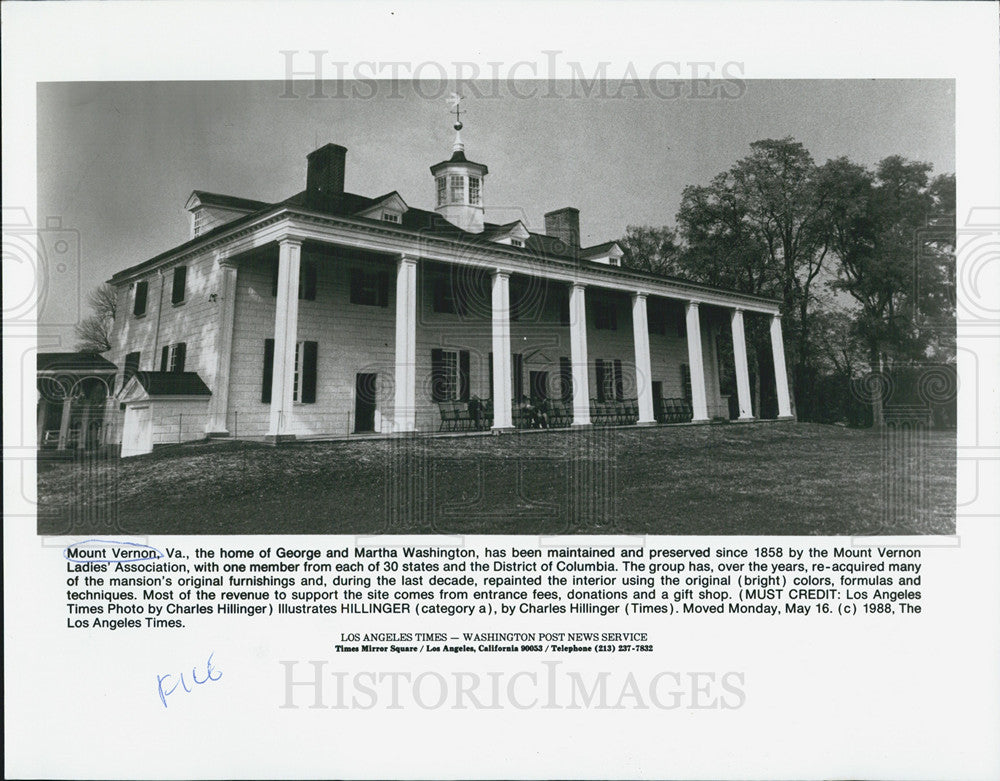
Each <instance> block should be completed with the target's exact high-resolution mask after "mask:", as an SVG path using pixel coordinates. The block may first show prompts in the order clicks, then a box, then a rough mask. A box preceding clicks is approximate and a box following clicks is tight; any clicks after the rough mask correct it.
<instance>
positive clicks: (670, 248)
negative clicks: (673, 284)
mask: <svg viewBox="0 0 1000 781" xmlns="http://www.w3.org/2000/svg"><path fill="white" fill-rule="evenodd" d="M619 244H620V245H621V248H622V251H623V252H624V253H625V255H624V256H623V257H622V265H623V266H625V267H627V268H634V269H638V270H639V271H652V272H654V273H657V274H671V273H673V271H674V268H673V264H674V260H675V258H676V255H677V251H678V247H677V233H676V232H675V231H674V230H673V229H672V228H669V227H667V226H666V225H664V226H663V227H662V228H653V227H651V226H648V225H629V226H628V227H627V228H625V235H624V236H623V237H622V239H621V241H620V242H619Z"/></svg>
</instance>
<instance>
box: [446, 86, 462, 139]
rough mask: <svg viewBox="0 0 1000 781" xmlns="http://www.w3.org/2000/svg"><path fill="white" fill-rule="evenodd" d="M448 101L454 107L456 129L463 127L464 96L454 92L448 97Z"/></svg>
mask: <svg viewBox="0 0 1000 781" xmlns="http://www.w3.org/2000/svg"><path fill="white" fill-rule="evenodd" d="M448 103H449V104H450V105H451V107H452V109H454V111H455V130H461V129H462V107H461V103H462V96H461V95H459V94H458V93H457V92H452V93H451V96H450V97H449V98H448Z"/></svg>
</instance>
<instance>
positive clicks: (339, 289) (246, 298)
mask: <svg viewBox="0 0 1000 781" xmlns="http://www.w3.org/2000/svg"><path fill="white" fill-rule="evenodd" d="M275 257H276V255H275ZM302 258H303V260H307V259H308V260H315V261H316V262H317V266H318V270H317V287H316V300H315V301H304V300H300V301H299V319H298V334H297V338H298V340H299V341H305V340H309V341H315V342H317V343H318V345H319V355H318V362H317V395H316V403H315V404H296V405H295V423H294V426H293V430H294V431H295V432H296V433H297V434H299V435H300V436H310V435H323V434H334V435H345V434H348V433H350V432H351V431H352V430H353V427H354V405H355V393H354V389H355V377H356V375H357V374H358V373H375V374H377V375H378V380H377V393H376V406H377V413H376V423H375V425H376V429H377V430H380V431H386V432H387V431H391V430H392V418H393V401H394V394H395V391H394V387H393V382H394V379H395V316H396V303H395V264H394V263H392V262H391V261H384V262H376V261H373V260H371V259H365V260H357V259H353V258H352V257H351V256H350V255H346V254H345V255H338V254H336V253H330V254H323V255H318V254H310V253H307V252H304V253H303V256H302ZM272 263H273V259H272V258H271V257H267V258H259V259H257V260H254V261H249V262H243V263H241V264H240V266H239V272H238V277H237V299H236V325H235V328H234V334H233V358H232V368H231V375H230V382H231V384H230V396H229V405H230V412H229V420H228V426H229V430H230V432H233V431H234V429H236V430H238V434H239V436H240V437H244V436H263V435H264V434H265V433H266V431H267V426H268V418H269V411H270V407H269V405H268V404H266V403H263V402H261V400H260V399H261V385H262V376H263V360H264V340H265V339H270V338H273V336H274V297H273V296H272V295H271V289H272V281H271V273H272V272H271V264H272ZM357 267H365V268H368V269H371V270H375V269H383V270H386V271H388V272H389V276H390V285H389V296H388V301H387V304H388V305H387V306H385V307H379V306H367V305H359V304H352V303H351V302H350V271H351V269H352V268H357ZM449 276H450V275H449V273H448V270H447V269H446V268H444V267H440V266H435V265H431V264H420V265H418V283H417V321H418V322H417V334H416V358H417V365H416V384H417V392H416V400H417V415H416V424H417V429H418V431H436V430H437V428H438V426H439V423H440V415H439V412H438V408H437V405H436V404H435V403H434V402H433V401H432V396H431V351H432V350H434V349H437V348H442V349H454V350H468V351H469V353H470V366H469V371H470V382H469V386H470V387H469V390H470V394H471V395H475V396H479V397H480V398H484V399H485V398H489V397H491V396H492V395H493V394H492V389H491V388H490V379H489V378H490V364H489V357H490V352H491V350H492V331H491V320H490V301H491V295H490V281H489V276H488V275H482V276H481V277H480V278H479V279H478V280H476V279H473V281H472V282H470V283H463V289H465V290H466V291H468V307H467V312H466V314H465V315H459V314H446V313H439V312H435V311H434V293H433V291H434V284H435V279H439V278H444V279H447V278H449ZM519 293H520V294H521V295H522V296H523V298H524V299H525V300H526V301H527V304H526V305H525V306H523V307H522V308H521V310H520V316H519V317H518V318H517V319H514V320H512V322H511V352H512V353H520V354H521V355H523V356H524V376H523V388H522V392H523V393H524V395H525V396H528V395H529V394H530V387H529V382H530V376H531V374H530V373H531V372H532V371H545V372H548V375H549V376H548V379H549V388H550V395H552V396H557V395H558V392H559V390H558V389H559V385H558V382H559V376H560V375H559V359H560V358H561V357H565V358H569V357H570V343H569V326H566V325H562V324H561V323H560V316H561V311H562V306H563V304H562V301H563V299H564V298H565V297H566V288H565V286H563V285H547V284H545V283H543V282H540V281H537V282H532V281H527V280H523V279H519V278H515V279H513V280H512V290H511V295H512V299H513V298H515V297H517V296H518V294H519ZM597 298H600V299H602V300H606V301H610V302H612V303H613V305H614V306H615V307H616V310H617V321H618V323H617V325H618V328H617V330H614V331H611V330H604V329H601V330H598V329H597V328H596V327H595V325H594V307H593V306H592V305H591V302H592V301H595V300H597ZM703 319H704V318H703ZM702 329H703V335H702V342H703V347H704V350H705V365H706V375H707V379H706V385H707V389H708V397H709V408H710V410H711V409H713V408H715V407H716V406H717V405H718V404H719V386H718V372H717V369H716V365H715V357H714V349H713V344H714V338H712V337H711V335H710V331H711V328H710V326H709V324H708V323H705V322H703V325H702ZM587 341H588V352H589V357H590V395H591V397H595V396H596V371H595V359H598V358H599V359H602V360H606V361H613V360H616V359H617V360H620V361H621V362H622V372H623V375H624V376H623V383H624V395H625V397H626V398H634V397H635V396H636V394H637V391H636V384H635V362H634V361H635V352H634V346H633V342H632V312H631V300H630V299H629V297H628V296H624V295H615V294H611V293H608V292H607V291H600V290H596V289H590V290H588V328H587ZM650 352H651V364H652V372H653V377H652V379H653V380H661V381H662V382H663V388H664V389H663V393H664V396H667V397H669V396H682V395H683V390H682V385H681V371H680V364H681V363H687V341H686V340H685V339H684V338H683V337H678V336H676V334H675V333H673V332H671V333H670V334H669V335H668V336H660V335H656V334H652V335H651V336H650ZM237 413H238V416H237Z"/></svg>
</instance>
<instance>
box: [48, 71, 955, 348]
mask: <svg viewBox="0 0 1000 781" xmlns="http://www.w3.org/2000/svg"><path fill="white" fill-rule="evenodd" d="M716 86H717V87H718V88H717V89H713V88H711V87H705V86H704V85H702V88H699V90H698V92H699V94H704V93H711V92H713V91H714V93H715V94H714V96H713V95H711V94H709V96H708V97H696V96H695V95H694V94H693V88H692V85H691V83H690V82H685V83H679V84H673V85H667V84H664V83H660V85H658V86H657V87H656V88H655V89H654V88H653V87H651V86H650V85H648V84H639V85H597V86H596V87H593V88H592V92H591V93H589V94H587V93H586V88H585V87H579V88H577V87H572V86H571V85H569V84H568V83H562V84H559V85H556V88H555V89H553V88H552V85H548V84H546V83H514V84H506V83H500V84H496V83H492V84H489V83H488V84H483V83H477V84H467V85H465V86H464V87H463V88H462V92H463V94H464V95H465V100H464V101H463V107H464V110H465V114H464V115H463V117H462V121H463V123H464V125H465V127H464V129H463V131H462V136H463V140H464V142H465V147H466V154H467V156H468V157H469V158H470V159H472V160H475V161H476V162H480V163H485V164H486V165H487V166H489V175H488V176H487V178H486V180H485V183H484V201H485V205H486V219H487V220H488V221H495V222H508V221H510V220H513V219H522V220H523V221H524V222H525V223H526V224H527V226H528V228H529V230H533V231H538V232H542V231H543V229H544V219H543V215H544V213H545V212H547V211H551V210H553V209H558V208H561V207H564V206H575V207H576V208H578V209H579V210H580V228H581V234H582V235H581V240H582V242H583V244H584V246H587V245H591V244H596V243H599V242H602V241H607V240H611V239H616V238H619V237H621V236H622V235H623V234H624V232H625V228H626V227H627V226H628V225H673V223H674V216H675V214H676V212H677V209H678V206H679V205H680V198H681V193H682V191H683V189H684V187H686V186H688V185H696V184H706V183H707V182H708V181H709V180H711V178H712V177H713V176H715V175H716V174H718V173H720V172H722V171H724V170H727V169H728V168H729V167H730V166H731V165H732V164H733V163H735V162H736V161H737V160H739V159H740V158H741V157H744V156H745V155H747V154H748V153H749V151H750V143H751V142H753V141H756V140H760V139H764V138H785V137H792V138H794V139H795V140H797V141H800V142H802V143H803V144H804V145H805V147H806V148H807V149H808V150H809V152H810V153H811V154H812V156H813V158H814V159H815V160H816V161H817V162H818V163H822V162H825V161H826V160H827V159H830V158H834V157H840V156H847V157H849V158H850V159H852V160H853V161H855V162H857V163H862V164H865V165H868V166H873V165H874V164H875V163H876V162H877V161H878V160H880V159H882V158H884V157H886V156H888V155H892V154H899V155H903V156H904V157H906V158H909V159H912V160H922V161H926V162H929V163H931V164H932V165H933V172H934V173H935V174H937V173H950V172H953V171H954V170H955V114H954V83H953V82H952V81H951V80H943V79H942V80H916V79H906V80H902V79H900V80H823V81H813V80H778V81H753V80H749V81H745V82H743V83H742V86H740V85H737V84H735V83H731V84H722V85H716ZM453 88H454V87H453V85H452V86H448V87H445V86H443V85H435V84H428V85H424V86H421V87H420V88H419V89H414V87H413V85H411V84H409V83H395V84H393V83H389V82H379V83H375V82H368V83H341V84H333V83H330V84H326V85H324V86H323V95H322V96H320V97H316V96H315V92H314V88H313V84H312V83H311V82H299V83H296V85H295V92H296V93H297V94H298V97H292V96H291V95H289V93H288V87H287V85H286V84H285V83H284V82H281V81H270V82H145V83H144V82H100V83H93V82H91V83H83V82H74V83H48V84H44V83H43V84H39V86H38V117H37V119H38V146H37V149H38V219H39V221H40V222H41V224H45V223H46V220H47V218H51V217H56V218H58V219H59V220H60V221H61V226H62V228H63V229H65V230H68V231H70V232H71V233H72V235H73V236H74V237H75V238H76V241H75V242H74V244H73V246H74V250H73V251H74V253H75V252H77V250H76V249H75V247H76V246H77V245H78V247H79V250H78V255H79V257H78V260H76V261H75V262H76V264H77V266H78V267H77V268H74V269H71V276H72V277H73V279H74V284H72V285H63V286H59V285H55V284H53V285H51V286H49V288H48V291H47V298H46V301H45V304H44V306H43V307H42V310H41V314H40V317H39V324H40V326H41V325H46V326H48V327H47V329H46V330H47V332H49V333H55V334H56V335H57V339H56V340H55V342H52V343H51V344H52V346H50V347H48V348H45V347H42V349H61V350H67V349H72V346H73V344H74V342H75V338H74V336H73V328H72V325H71V324H70V323H69V320H70V319H71V318H67V317H66V312H78V313H79V315H80V316H84V315H86V314H87V311H86V306H85V304H83V305H81V303H80V301H79V299H80V298H81V297H82V296H85V295H86V292H87V291H88V290H91V289H93V288H95V287H96V286H98V285H99V284H101V283H102V282H103V281H105V280H107V279H108V278H109V277H110V276H111V275H112V274H114V273H115V272H116V271H119V270H121V269H123V268H126V267H128V266H131V265H134V264H136V263H140V262H142V261H144V260H146V259H148V258H150V257H152V256H154V255H156V254H158V253H160V252H163V251H164V250H167V249H170V248H171V247H173V246H176V245H177V244H180V243H182V242H184V241H186V240H187V239H188V237H189V215H188V213H187V212H186V211H185V210H184V204H185V202H186V201H187V199H188V196H189V195H190V194H191V191H192V190H196V189H198V190H208V191H210V192H217V193H224V194H228V195H236V196H242V197H246V198H253V199H257V200H262V201H277V200H280V199H283V198H286V197H288V196H290V195H293V194H294V193H297V192H299V191H300V190H302V189H304V187H305V174H306V155H307V154H308V153H309V152H310V151H312V150H313V149H316V148H318V147H320V146H322V145H323V144H326V143H329V142H334V143H338V144H341V145H343V146H345V147H347V149H348V153H347V175H346V189H347V190H349V191H351V192H356V193H359V194H361V195H366V196H376V195H381V194H383V193H386V192H389V191H392V190H397V191H399V193H400V195H402V197H403V199H404V200H405V201H406V202H407V204H409V205H410V206H415V207H419V208H425V209H432V208H433V196H434V182H433V178H432V177H431V174H430V171H429V170H428V169H429V167H430V166H431V165H433V164H434V163H437V162H439V161H441V160H444V159H447V158H448V157H449V156H450V154H451V144H452V140H453V138H454V130H453V129H452V123H453V122H454V116H453V115H450V114H449V113H448V112H449V106H448V103H447V100H446V97H445V96H446V95H447V94H449V93H450V92H451V90H452V89H453ZM73 299H75V300H73Z"/></svg>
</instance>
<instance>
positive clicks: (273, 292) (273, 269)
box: [271, 258, 278, 298]
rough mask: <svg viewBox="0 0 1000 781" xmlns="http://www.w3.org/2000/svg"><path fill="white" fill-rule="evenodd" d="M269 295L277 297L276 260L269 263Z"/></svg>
mask: <svg viewBox="0 0 1000 781" xmlns="http://www.w3.org/2000/svg"><path fill="white" fill-rule="evenodd" d="M271 295H272V296H274V297H275V298H277V297H278V259H277V258H275V259H274V260H273V261H272V262H271Z"/></svg>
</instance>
